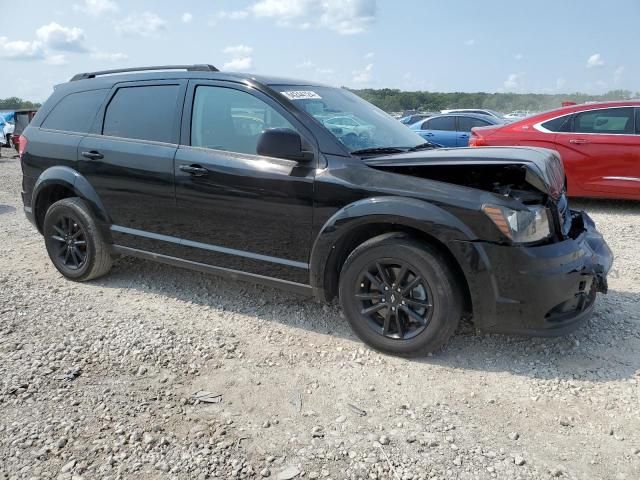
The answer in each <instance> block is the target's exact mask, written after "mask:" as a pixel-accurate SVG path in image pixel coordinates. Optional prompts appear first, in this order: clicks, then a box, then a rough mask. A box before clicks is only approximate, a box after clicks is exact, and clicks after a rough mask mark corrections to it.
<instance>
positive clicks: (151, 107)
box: [102, 85, 180, 143]
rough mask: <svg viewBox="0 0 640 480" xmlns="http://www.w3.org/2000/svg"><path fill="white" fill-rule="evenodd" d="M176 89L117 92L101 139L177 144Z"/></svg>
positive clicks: (108, 112)
mask: <svg viewBox="0 0 640 480" xmlns="http://www.w3.org/2000/svg"><path fill="white" fill-rule="evenodd" d="M179 90H180V86H179V85H153V86H144V87H123V88H119V89H118V91H117V92H116V94H115V95H114V96H113V98H112V99H111V102H109V105H108V106H107V111H106V112H105V116H104V126H103V128H102V134H103V135H109V136H112V137H123V138H135V139H137V140H151V141H155V142H164V143H177V121H176V118H177V111H178V108H177V107H178V91H179Z"/></svg>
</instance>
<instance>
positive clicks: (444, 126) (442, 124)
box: [424, 117, 456, 132]
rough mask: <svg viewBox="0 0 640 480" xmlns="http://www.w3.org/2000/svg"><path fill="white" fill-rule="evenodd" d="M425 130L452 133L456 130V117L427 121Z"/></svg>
mask: <svg viewBox="0 0 640 480" xmlns="http://www.w3.org/2000/svg"><path fill="white" fill-rule="evenodd" d="M425 123H426V125H425V127H424V128H425V129H426V130H447V131H449V132H453V131H455V129H456V117H437V118H432V119H430V120H427V121H426V122H425Z"/></svg>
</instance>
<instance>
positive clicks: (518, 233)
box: [482, 205, 551, 243]
mask: <svg viewBox="0 0 640 480" xmlns="http://www.w3.org/2000/svg"><path fill="white" fill-rule="evenodd" d="M482 211H483V212H484V213H485V214H486V215H487V216H488V217H489V218H490V219H491V221H493V223H495V225H496V227H498V230H500V231H501V232H502V233H503V234H504V235H505V236H506V237H508V238H509V239H510V240H511V241H512V242H513V243H531V242H538V241H540V240H543V239H545V238H547V237H548V236H549V235H550V234H551V229H550V226H549V218H550V217H549V211H548V210H547V209H546V208H544V207H541V206H534V207H529V208H527V209H526V210H514V209H512V208H508V207H503V206H500V205H484V206H483V207H482Z"/></svg>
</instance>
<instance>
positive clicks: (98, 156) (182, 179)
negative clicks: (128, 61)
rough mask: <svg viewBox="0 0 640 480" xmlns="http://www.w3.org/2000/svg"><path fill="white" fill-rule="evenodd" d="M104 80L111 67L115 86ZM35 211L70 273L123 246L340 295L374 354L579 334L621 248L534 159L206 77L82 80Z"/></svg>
mask: <svg viewBox="0 0 640 480" xmlns="http://www.w3.org/2000/svg"><path fill="white" fill-rule="evenodd" d="M107 74H108V75H107ZM20 146H21V162H22V170H23V194H22V196H23V201H24V205H25V212H26V214H27V216H28V217H29V219H30V220H31V221H32V222H33V224H34V225H35V226H36V228H37V229H38V231H40V232H41V233H42V234H43V235H44V239H45V243H46V248H47V251H48V253H49V256H50V257H51V260H52V262H53V264H54V265H55V267H56V268H57V269H58V270H59V271H60V272H61V273H62V274H63V275H64V276H65V277H67V278H70V279H72V280H79V281H82V280H90V279H93V278H96V277H99V276H100V275H104V274H105V273H107V272H108V271H109V268H110V267H111V263H112V258H113V257H114V256H116V255H118V254H120V255H133V256H136V257H141V258H145V259H150V260H156V261H160V262H165V263H169V264H171V265H176V266H180V267H186V268H191V269H194V270H199V271H203V272H211V273H216V274H223V275H228V276H230V277H232V278H239V279H248V280H251V281H256V282H263V283H267V284H270V285H275V286H280V287H285V288H289V289H293V290H295V291H298V292H302V293H308V294H313V295H314V296H315V297H316V298H317V299H320V300H323V301H329V300H331V299H332V298H334V297H336V296H339V298H340V301H341V303H342V306H343V308H344V311H345V313H346V317H347V319H348V321H349V323H350V324H351V326H352V328H353V330H354V331H355V332H356V334H357V335H358V336H359V337H360V338H361V339H363V340H364V341H365V342H366V343H368V344H369V345H371V346H372V347H374V348H377V349H380V350H383V351H386V352H391V353H394V354H400V355H415V354H423V353H426V352H430V351H433V350H435V349H437V348H439V347H440V346H442V345H443V344H444V343H445V342H446V341H447V339H448V338H449V337H450V336H451V335H452V334H453V333H454V331H455V330H456V326H457V325H458V323H459V320H460V318H461V317H463V316H467V317H470V318H472V320H473V321H474V323H475V326H476V327H477V328H478V329H481V330H483V331H491V332H517V333H530V334H554V333H560V332H565V331H568V330H569V329H570V328H571V327H575V326H576V325H577V324H579V323H580V321H581V320H583V319H585V318H587V317H588V316H589V314H590V313H591V312H592V310H593V305H594V301H595V299H596V292H605V291H606V275H607V272H608V271H609V268H610V267H611V263H612V255H611V251H610V250H609V248H608V246H607V244H606V243H605V241H604V240H603V238H602V236H601V235H600V234H599V233H598V232H597V231H596V230H595V227H594V224H593V222H592V221H591V219H590V218H589V217H588V216H587V215H586V214H585V213H582V212H577V211H573V210H570V209H569V208H568V207H567V200H566V197H565V193H564V190H565V189H564V187H565V181H564V171H563V168H562V163H561V161H560V159H559V157H558V155H557V153H556V152H554V151H551V150H544V149H538V148H478V149H466V148H461V149H434V148H433V145H431V144H429V143H425V142H424V140H423V139H422V138H421V137H419V136H418V135H417V134H415V133H414V132H412V131H411V130H410V129H408V128H406V127H405V126H404V125H402V124H400V123H399V122H398V121H396V120H394V119H393V118H391V117H390V116H388V115H387V114H386V113H384V112H383V111H381V110H379V109H378V108H376V107H374V106H372V105H371V104H369V103H367V102H365V101H364V100H362V99H360V98H359V97H357V96H356V95H354V94H352V93H350V92H349V91H347V90H345V89H339V88H332V87H327V86H321V85H316V84H311V83H308V82H300V81H293V80H286V79H282V78H271V77H263V76H254V75H243V74H234V73H222V72H218V71H217V70H216V69H215V68H214V67H212V66H209V65H191V66H184V65H183V66H169V67H146V68H140V69H127V70H119V71H106V72H92V73H84V74H79V75H76V76H75V77H73V78H72V79H71V81H70V82H68V83H65V84H63V85H59V86H57V87H56V88H55V90H54V93H53V94H52V95H51V97H50V98H49V99H48V100H47V102H46V103H45V104H44V106H43V107H42V108H41V109H40V110H39V111H38V113H37V115H36V117H35V118H34V119H33V121H32V123H31V124H30V126H29V127H28V128H27V129H26V130H25V132H24V136H23V138H22V141H21V143H20Z"/></svg>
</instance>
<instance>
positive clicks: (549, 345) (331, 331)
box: [94, 258, 640, 382]
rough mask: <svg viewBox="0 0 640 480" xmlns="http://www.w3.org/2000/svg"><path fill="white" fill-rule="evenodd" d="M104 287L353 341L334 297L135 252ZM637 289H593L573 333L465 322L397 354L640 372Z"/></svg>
mask: <svg viewBox="0 0 640 480" xmlns="http://www.w3.org/2000/svg"><path fill="white" fill-rule="evenodd" d="M94 283H95V284H97V285H99V286H101V287H104V288H124V289H133V290H136V291H141V292H145V293H150V294H157V295H162V296H168V297H170V298H174V299H177V300H180V301H185V302H190V303H194V304H197V305H202V306H208V307H211V308H217V309H222V310H225V311H232V312H234V313H238V314H242V315H249V316H253V317H256V318H257V319H260V320H265V321H268V322H272V323H274V324H281V325H286V326H289V327H293V328H300V329H304V330H308V331H312V332H316V333H320V334H323V335H331V336H336V337H341V338H345V339H349V340H350V341H353V342H354V346H355V345H357V343H358V342H359V340H358V339H357V338H356V337H355V336H354V335H353V334H352V332H351V330H350V328H349V325H348V324H347V322H346V320H345V319H344V318H343V316H342V313H341V309H340V307H339V306H338V305H337V304H336V303H335V302H334V303H333V304H331V305H323V304H321V303H317V302H315V301H314V300H313V299H310V298H307V297H303V296H300V295H296V294H293V293H289V292H284V291H280V290H277V289H273V288H270V287H265V286H261V285H254V284H251V283H245V282H241V281H233V280H227V279H223V278H218V277H215V276H210V275H205V274H201V273H198V272H192V271H189V270H184V269H180V268H175V267H170V266H166V265H162V264H156V263H153V262H147V261H144V260H139V259H134V258H120V259H119V260H118V262H116V265H115V266H114V269H113V271H112V274H110V275H108V276H106V277H103V278H101V279H98V280H95V281H94ZM638 305H640V294H638V293H632V292H624V291H615V290H614V291H610V293H609V295H607V296H602V295H599V298H598V303H597V305H596V309H595V312H594V316H593V318H592V319H590V320H589V321H588V322H587V323H586V324H584V325H583V326H581V327H580V328H579V329H578V330H576V331H575V332H574V333H572V334H569V335H565V336H562V337H550V338H531V337H524V336H509V335H482V334H477V333H476V332H475V330H474V328H473V326H472V325H471V324H469V323H463V324H462V325H461V327H460V328H459V330H458V332H457V335H456V336H454V337H453V338H452V339H451V341H450V342H449V344H448V345H447V346H446V347H445V348H444V349H443V350H442V351H440V352H438V353H436V354H434V355H432V356H428V357H422V358H414V359H407V360H403V361H407V362H417V363H428V364H432V365H441V366H448V367H453V368H461V369H471V370H479V371H486V372H510V373H513V374H516V375H523V376H528V377H531V378H537V379H560V380H589V381H599V382H606V381H613V380H623V379H632V378H636V374H637V373H640V312H639V311H638Z"/></svg>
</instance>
